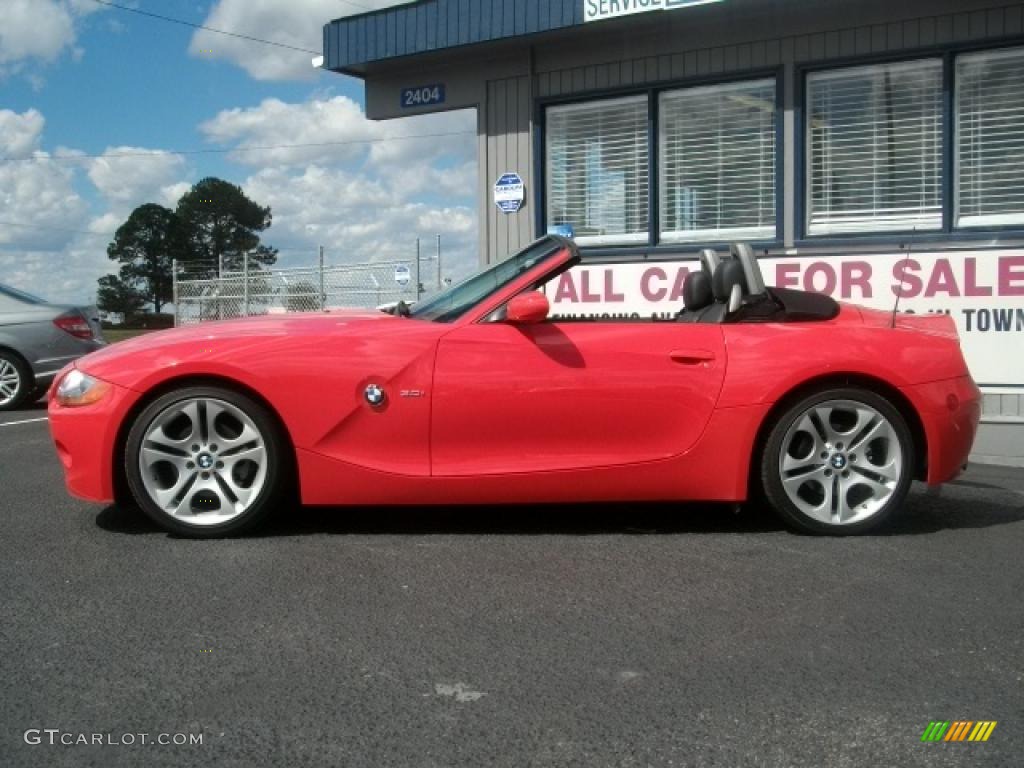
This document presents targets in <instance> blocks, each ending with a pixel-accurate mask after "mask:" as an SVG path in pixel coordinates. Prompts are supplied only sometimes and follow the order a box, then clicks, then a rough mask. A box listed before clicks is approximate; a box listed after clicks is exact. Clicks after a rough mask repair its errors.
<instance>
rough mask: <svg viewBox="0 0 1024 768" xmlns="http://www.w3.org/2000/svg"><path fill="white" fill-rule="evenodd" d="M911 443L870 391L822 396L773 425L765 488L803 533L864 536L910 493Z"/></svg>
mask: <svg viewBox="0 0 1024 768" xmlns="http://www.w3.org/2000/svg"><path fill="white" fill-rule="evenodd" d="M913 468H914V444H913V439H912V437H911V434H910V430H909V428H908V427H907V423H906V420H905V419H904V418H903V416H902V415H901V414H900V412H899V411H898V410H897V409H896V408H895V407H893V405H892V403H890V402H889V401H888V400H886V399H885V398H884V397H882V396H881V395H878V394H876V393H875V392H872V391H870V390H867V389H861V388H842V389H830V390H827V391H822V392H818V393H816V394H813V395H810V396H808V397H805V398H803V399H802V400H801V401H800V402H798V403H795V404H793V405H792V406H791V407H790V408H788V409H787V410H786V411H785V412H784V413H783V414H782V415H781V416H780V418H779V419H778V420H777V421H776V423H775V425H774V426H773V428H772V430H771V432H770V433H769V435H768V439H767V442H766V443H765V450H764V454H763V456H762V459H761V484H762V487H763V489H764V492H765V495H766V496H767V498H768V501H769V502H770V503H771V505H772V506H773V507H774V508H775V509H776V511H777V512H778V513H779V515H780V516H781V517H782V518H783V520H784V521H785V522H787V523H789V524H790V525H791V526H793V527H795V528H797V529H799V530H801V531H805V532H809V533H818V534H827V535H839V536H841V535H849V534H854V533H863V532H865V531H867V530H869V529H871V528H874V527H875V526H877V525H879V524H880V523H882V522H883V521H884V520H885V519H886V518H888V517H889V516H890V515H891V514H892V513H893V512H894V511H896V510H897V509H898V508H899V507H900V505H901V504H902V503H903V501H904V499H905V498H906V496H907V492H908V491H909V490H910V484H911V481H912V479H913Z"/></svg>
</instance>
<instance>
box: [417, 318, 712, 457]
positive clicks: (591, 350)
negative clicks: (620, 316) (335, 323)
mask: <svg viewBox="0 0 1024 768" xmlns="http://www.w3.org/2000/svg"><path fill="white" fill-rule="evenodd" d="M724 373H725V346H724V342H723V335H722V330H721V328H720V327H719V326H717V325H700V324H682V323H649V322H646V323H645V322H638V323H630V322H608V323H605V322H567V323H558V322H545V323H540V324H537V325H512V324H509V323H504V322H495V323H478V324H471V325H465V326H462V327H459V328H456V329H454V330H453V331H452V332H450V333H449V334H447V335H445V336H444V337H443V338H442V339H441V341H440V344H439V346H438V352H437V359H436V366H435V372H434V385H433V411H432V417H431V467H432V474H434V475H437V476H460V475H477V474H483V475H489V474H504V473H510V472H516V473H518V472H540V471H545V470H559V469H581V468H593V467H603V466H615V465H621V464H630V463H635V462H642V461H650V460H655V459H663V458H667V457H670V456H676V455H678V454H680V453H683V452H685V451H686V450H687V449H689V448H690V447H691V446H693V444H694V443H696V441H697V439H698V438H699V437H700V435H701V433H702V432H703V431H704V428H705V426H706V425H707V423H708V420H709V419H710V417H711V411H712V409H713V408H714V406H715V403H716V401H717V399H718V394H719V391H720V390H721V386H722V380H723V378H724Z"/></svg>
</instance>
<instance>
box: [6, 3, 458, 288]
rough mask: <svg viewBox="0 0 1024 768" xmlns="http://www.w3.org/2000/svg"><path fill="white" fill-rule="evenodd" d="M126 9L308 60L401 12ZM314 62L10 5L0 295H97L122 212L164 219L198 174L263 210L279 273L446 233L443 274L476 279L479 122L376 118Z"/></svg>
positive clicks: (386, 254) (140, 25) (146, 22)
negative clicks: (332, 32)
mask: <svg viewBox="0 0 1024 768" xmlns="http://www.w3.org/2000/svg"><path fill="white" fill-rule="evenodd" d="M118 2H119V4H121V5H128V6H131V7H134V8H137V9H140V10H144V11H150V12H153V13H159V14H161V15H164V16H169V17H174V18H177V19H182V20H186V21H189V22H192V23H195V24H202V25H205V26H209V27H215V28H217V29H222V30H230V31H232V32H236V33H239V34H244V35H249V36H251V37H259V38H263V39H266V40H272V41H275V42H279V43H283V44H286V45H290V46H295V47H298V48H305V49H309V50H311V51H319V50H320V48H321V45H322V29H323V25H324V23H326V22H327V21H329V20H331V19H334V18H339V17H341V16H347V15H351V14H356V13H362V12H364V11H365V10H367V9H372V8H380V7H384V6H388V5H395V4H397V2H396V1H395V0H358V2H355V1H353V2H348V0H118ZM313 55H314V54H312V53H307V52H301V51H294V50H289V49H286V48H282V47H274V46H269V45H263V44H260V43H256V42H252V41H248V40H242V39H238V38H233V37H227V36H224V35H219V34H215V33H213V32H209V31H205V30H196V29H192V28H189V27H186V26H182V25H178V24H173V23H168V22H165V21H160V20H157V19H153V18H148V17H144V16H141V15H138V14H135V13H131V12H127V11H123V10H119V9H114V8H109V7H105V6H104V5H102V4H100V3H97V2H96V1H95V0H0V283H6V284H8V285H12V286H14V287H16V288H20V289H22V290H26V291H29V292H31V293H34V294H37V295H40V296H43V297H44V298H47V299H49V300H51V301H58V302H73V303H79V302H91V301H92V300H93V299H94V296H95V291H96V281H97V279H98V278H99V277H101V276H102V275H104V274H108V273H113V272H116V271H117V266H118V265H117V263H116V262H114V261H112V260H110V259H109V258H108V257H107V254H106V248H107V245H108V243H109V242H110V241H111V239H112V238H113V235H114V232H115V231H116V230H117V228H118V227H119V226H120V225H121V224H122V223H124V221H125V220H126V219H127V217H128V215H129V214H130V213H131V211H132V210H133V209H134V208H135V207H136V206H138V205H141V204H143V203H150V202H152V203H159V204H161V205H165V206H168V207H172V208H173V206H174V205H175V203H176V202H177V200H178V198H180V196H181V195H182V194H183V193H184V192H185V191H187V190H188V188H189V187H190V186H191V185H192V184H194V183H195V182H197V181H199V180H200V179H202V178H204V177H206V176H218V177H220V178H223V179H226V180H228V181H231V182H232V183H235V184H238V185H240V186H241V187H242V189H243V191H244V192H245V193H246V194H247V195H248V196H249V197H250V198H252V199H253V200H255V201H256V202H258V203H259V204H261V205H269V206H270V207H271V210H272V214H273V222H274V223H273V226H272V227H271V228H270V229H268V230H267V231H266V232H265V233H264V234H263V242H265V243H267V244H269V245H272V246H275V247H277V248H279V249H280V250H281V256H280V257H279V262H278V263H279V265H280V266H283V267H288V266H308V265H311V264H314V263H316V260H317V249H318V247H319V246H321V245H323V246H324V247H325V249H326V258H327V262H328V263H329V264H343V263H346V262H356V261H369V260H374V259H386V258H394V257H398V256H406V255H410V254H413V253H415V239H416V237H417V236H419V237H422V238H424V239H425V240H427V241H428V242H429V243H430V246H429V247H430V248H432V247H433V243H434V239H435V238H436V236H437V235H438V234H440V235H441V238H442V248H443V251H444V263H445V270H446V274H447V275H450V276H452V277H458V276H460V275H461V274H464V273H466V272H468V271H470V270H471V269H473V268H474V267H475V266H476V264H477V239H476V232H477V221H476V219H477V215H476V207H475V202H474V192H475V189H476V142H475V141H473V140H472V139H471V137H472V136H473V135H474V133H475V127H476V119H475V117H474V115H473V114H472V112H471V111H469V112H467V111H461V112H450V113H444V114H438V115H424V116H420V117H414V118H404V119H401V120H391V121H385V122H373V121H369V120H367V119H366V117H365V114H364V112H363V104H364V99H363V84H362V82H361V81H360V80H357V79H355V78H350V77H346V76H344V75H339V74H335V73H332V72H326V71H323V70H317V69H314V68H313V66H312V58H313ZM417 137H418V138H417ZM325 143H326V144H331V146H319V147H310V146H305V147H302V146H282V145H301V144H306V145H308V144H325ZM267 147H274V149H266V148H267ZM252 148H260V149H252ZM175 152H179V153H181V154H174V153H175ZM426 247H428V246H425V248H426Z"/></svg>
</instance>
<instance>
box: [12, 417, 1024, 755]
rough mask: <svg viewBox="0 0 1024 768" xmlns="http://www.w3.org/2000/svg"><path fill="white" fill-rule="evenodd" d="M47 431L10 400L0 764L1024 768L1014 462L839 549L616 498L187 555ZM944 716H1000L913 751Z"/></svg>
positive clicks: (920, 493) (374, 525)
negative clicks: (72, 471)
mask: <svg viewBox="0 0 1024 768" xmlns="http://www.w3.org/2000/svg"><path fill="white" fill-rule="evenodd" d="M43 417H45V411H43V410H42V409H41V407H39V406H36V407H35V408H32V409H27V410H25V411H20V412H17V413H6V414H0V489H2V491H0V498H2V510H3V512H2V516H3V520H2V523H3V534H2V536H0V590H2V598H3V620H2V622H0V664H2V672H3V674H2V681H3V682H2V690H0V725H2V727H0V765H3V766H23V765H24V766H81V765H91V766H117V765H133V766H135V765H138V766H165V765H166V766H188V765H211V764H216V765H218V766H246V767H248V766H256V765H273V766H302V765H323V766H358V767H360V768H363V767H366V768H370V767H373V768H376V767H377V766H473V767H474V768H479V767H480V766H516V767H517V768H521V767H523V766H587V767H588V768H594V767H596V766H648V765H650V766H814V767H815V768H820V767H822V766H918V765H921V766H925V765H928V766H931V765H935V766H945V765H986V766H988V765H992V766H1019V765H1021V764H1022V762H1024V640H1022V631H1021V630H1022V628H1024V601H1022V599H1021V592H1022V589H1024V564H1022V563H1024V558H1022V553H1024V471H1022V470H1008V469H1000V468H994V467H976V468H973V469H971V470H970V471H969V472H968V474H967V475H965V476H964V477H963V478H962V479H961V480H960V481H958V482H957V483H956V484H954V485H950V486H947V487H946V488H945V489H944V490H943V491H942V492H941V494H938V495H933V494H927V493H925V492H924V489H923V488H916V489H915V491H914V493H913V495H912V497H911V499H910V500H909V502H908V505H907V508H906V509H905V512H904V514H903V515H902V516H901V517H900V519H899V520H898V521H895V522H894V523H893V524H892V525H891V526H890V527H889V528H887V529H886V530H885V531H883V532H882V533H881V534H879V535H874V536H868V537H862V538H855V539H844V540H836V539H816V538H808V537H804V536H797V535H794V534H791V533H788V532H786V531H784V530H782V529H781V528H780V527H779V526H778V525H777V524H776V523H775V521H774V519H773V518H771V517H770V516H769V515H767V514H766V513H763V512H759V511H757V510H745V511H742V512H740V513H739V514H733V513H732V512H730V511H729V510H726V509H722V508H704V507H692V508H691V507H687V508H678V507H674V506H669V505H644V506H627V505H622V506H617V505H616V506H601V507H593V506H589V507H570V508H566V507H562V508H527V509H493V508H488V509H479V508H477V509H464V510H446V509H442V510H425V509H417V510H407V511H379V510H378V511H375V510H337V509H334V510H299V511H292V512H290V513H289V514H283V515H279V516H278V518H277V519H276V520H275V522H274V523H273V524H272V525H271V526H270V527H269V528H267V529H265V530H263V531H261V533H260V535H258V536H254V537H250V538H245V539H239V540H231V541H210V542H196V541H187V540H181V539H176V538H173V537H169V536H167V535H166V534H164V533H161V532H159V531H158V530H156V529H155V528H154V527H153V526H151V525H150V524H149V523H147V522H146V521H145V520H144V519H143V518H142V517H141V516H139V515H137V514H135V513H132V512H129V511H125V510H120V509H117V508H113V507H111V508H106V509H104V508H102V507H98V506H92V505H88V504H85V503H81V502H78V501H75V500H72V499H71V498H69V497H68V496H67V495H66V494H65V492H64V488H63V483H62V479H61V474H60V470H59V467H58V464H57V461H56V458H55V457H54V455H53V452H52V449H51V446H50V443H49V437H48V434H47V429H46V423H45V421H31V420H33V419H42V418H43ZM15 422H26V423H15ZM932 720H996V721H998V726H997V727H996V728H995V730H994V731H993V733H992V736H991V738H990V739H989V741H988V742H986V743H981V744H976V743H968V742H964V743H934V744H932V743H922V742H921V741H920V737H921V734H922V732H923V731H924V729H925V727H926V726H927V725H928V723H929V722H930V721H932ZM29 729H40V730H42V729H59V730H60V732H61V733H62V734H63V733H69V734H72V735H73V737H74V738H77V736H78V734H80V733H84V734H93V733H97V732H98V733H102V734H112V737H107V736H104V738H112V739H113V740H116V741H126V739H124V738H123V734H141V733H146V734H150V735H151V736H152V737H155V735H156V734H160V733H168V734H175V733H188V734H200V733H201V734H202V735H203V743H202V744H201V745H185V746H174V745H167V746H159V745H152V744H147V745H141V744H138V743H136V744H134V745H130V746H129V745H125V744H121V745H108V746H100V745H88V746H86V745H70V746H64V745H60V744H59V743H58V744H55V745H52V746H51V745H50V744H48V743H47V742H46V741H45V740H44V741H43V743H42V744H38V745H29V744H26V743H25V737H24V734H25V732H26V731H27V730H29ZM58 738H59V737H58ZM136 738H137V737H136Z"/></svg>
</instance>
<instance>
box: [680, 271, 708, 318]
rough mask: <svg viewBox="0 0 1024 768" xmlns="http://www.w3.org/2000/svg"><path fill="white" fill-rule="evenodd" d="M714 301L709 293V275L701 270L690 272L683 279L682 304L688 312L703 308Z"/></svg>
mask: <svg viewBox="0 0 1024 768" xmlns="http://www.w3.org/2000/svg"><path fill="white" fill-rule="evenodd" d="M712 301H714V296H713V295H712V293H711V277H710V275H708V273H707V272H704V271H703V270H697V271H696V272H691V273H690V274H688V275H687V276H686V280H684V281H683V304H684V305H685V306H686V310H687V311H688V312H692V311H694V310H696V309H704V307H707V306H710V305H711V302H712Z"/></svg>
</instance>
